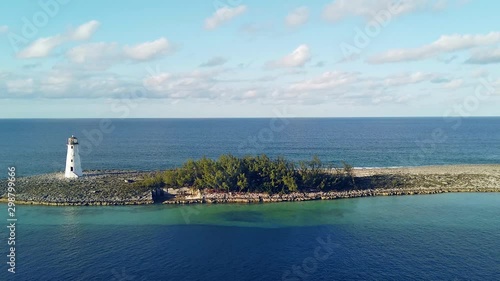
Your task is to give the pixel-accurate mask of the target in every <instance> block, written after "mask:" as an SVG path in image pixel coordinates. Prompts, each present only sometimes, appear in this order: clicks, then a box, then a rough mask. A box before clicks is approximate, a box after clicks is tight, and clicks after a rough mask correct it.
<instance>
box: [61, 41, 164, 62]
mask: <svg viewBox="0 0 500 281" xmlns="http://www.w3.org/2000/svg"><path fill="white" fill-rule="evenodd" d="M171 50H172V48H171V46H170V44H169V42H168V40H167V39H165V38H160V39H158V40H154V41H151V42H145V43H140V44H137V45H135V46H124V47H120V46H119V45H118V43H114V42H110V43H107V42H98V43H88V44H83V45H80V46H76V47H73V48H71V49H70V50H69V51H67V52H66V58H67V59H68V61H69V62H71V63H74V64H77V65H80V66H82V67H83V68H85V69H88V70H105V69H108V68H109V67H111V66H113V65H114V64H117V63H120V62H130V61H148V60H152V59H156V58H159V57H161V56H163V55H165V54H167V53H169V52H170V51H171Z"/></svg>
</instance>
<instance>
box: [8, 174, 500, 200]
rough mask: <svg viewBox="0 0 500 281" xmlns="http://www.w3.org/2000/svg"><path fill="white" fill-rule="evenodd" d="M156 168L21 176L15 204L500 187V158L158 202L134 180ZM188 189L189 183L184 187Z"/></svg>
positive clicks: (347, 195) (418, 192) (295, 197)
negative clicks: (330, 186)
mask: <svg viewBox="0 0 500 281" xmlns="http://www.w3.org/2000/svg"><path fill="white" fill-rule="evenodd" d="M152 173H154V172H139V171H117V170H114V171H87V172H86V173H85V174H86V176H85V177H83V178H81V179H78V180H67V179H64V178H61V173H54V174H46V175H39V176H32V177H24V178H19V179H18V185H19V186H21V188H20V190H18V192H17V198H16V204H28V205H48V206H109V205H113V206H115V205H148V204H153V203H155V201H156V202H158V203H162V204H196V203H198V204H221V203H267V202H292V201H299V202H301V201H312V200H334V199H344V198H358V197H371V196H400V195H423V194H439V193H452V192H453V193H455V192H500V164H499V165H495V164H485V165H443V166H422V167H391V168H370V169H355V170H354V180H355V182H356V186H357V187H359V188H357V189H353V190H346V191H329V192H322V191H311V192H292V193H288V194H272V195H270V194H266V193H235V192H232V193H231V192H230V193H211V192H203V193H198V194H188V195H182V196H181V195H178V194H175V193H172V194H168V196H166V197H165V198H164V199H163V200H160V202H159V201H158V200H155V198H154V194H155V193H158V192H159V191H158V190H157V191H153V192H152V191H150V190H145V189H141V188H138V187H137V186H134V184H133V182H135V181H137V180H140V179H141V178H142V177H144V176H146V175H151V174H152ZM0 184H1V185H2V188H3V195H2V197H1V198H0V203H5V202H6V201H7V199H6V198H5V197H6V196H5V190H4V189H5V186H6V185H5V184H3V181H2V180H0ZM23 185H24V189H23ZM27 187H29V188H27ZM23 190H24V191H23ZM170 190H171V189H170ZM187 190H189V189H187V188H186V189H185V191H187ZM168 191H169V189H163V190H161V193H162V194H163V193H164V192H168ZM23 192H24V193H23Z"/></svg>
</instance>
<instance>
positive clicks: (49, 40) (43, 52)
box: [17, 35, 65, 59]
mask: <svg viewBox="0 0 500 281" xmlns="http://www.w3.org/2000/svg"><path fill="white" fill-rule="evenodd" d="M64 41H65V40H64V37H63V36H61V35H56V36H52V37H46V38H40V39H37V40H35V41H34V42H33V43H31V44H30V45H29V46H28V47H26V48H25V49H23V50H21V51H20V52H19V53H17V57H18V58H21V59H29V58H43V57H46V56H48V55H49V54H50V53H51V52H52V50H53V49H54V48H56V47H57V46H59V45H61V44H63V43H64Z"/></svg>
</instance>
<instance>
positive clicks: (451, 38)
mask: <svg viewBox="0 0 500 281" xmlns="http://www.w3.org/2000/svg"><path fill="white" fill-rule="evenodd" d="M498 42H500V32H490V33H488V34H464V35H462V34H453V35H443V36H441V37H440V38H439V39H438V40H436V41H434V42H432V43H430V44H428V45H424V46H422V47H419V48H410V49H394V50H389V51H387V52H384V53H380V54H376V55H374V56H371V57H370V58H368V62H369V63H373V64H381V63H392V62H402V61H416V60H423V59H429V58H434V57H437V56H439V55H442V54H446V53H450V52H456V51H463V50H467V49H471V48H475V47H482V46H488V45H492V44H496V43H498Z"/></svg>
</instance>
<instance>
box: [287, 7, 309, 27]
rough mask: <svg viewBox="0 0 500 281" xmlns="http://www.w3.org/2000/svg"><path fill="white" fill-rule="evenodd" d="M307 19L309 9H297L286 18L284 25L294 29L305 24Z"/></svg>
mask: <svg viewBox="0 0 500 281" xmlns="http://www.w3.org/2000/svg"><path fill="white" fill-rule="evenodd" d="M308 19H309V9H308V8H307V7H299V8H297V9H295V10H293V11H292V12H291V13H290V14H288V16H286V18H285V23H286V25H288V26H290V27H296V26H300V25H303V24H305V23H306V22H307V20H308Z"/></svg>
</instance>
